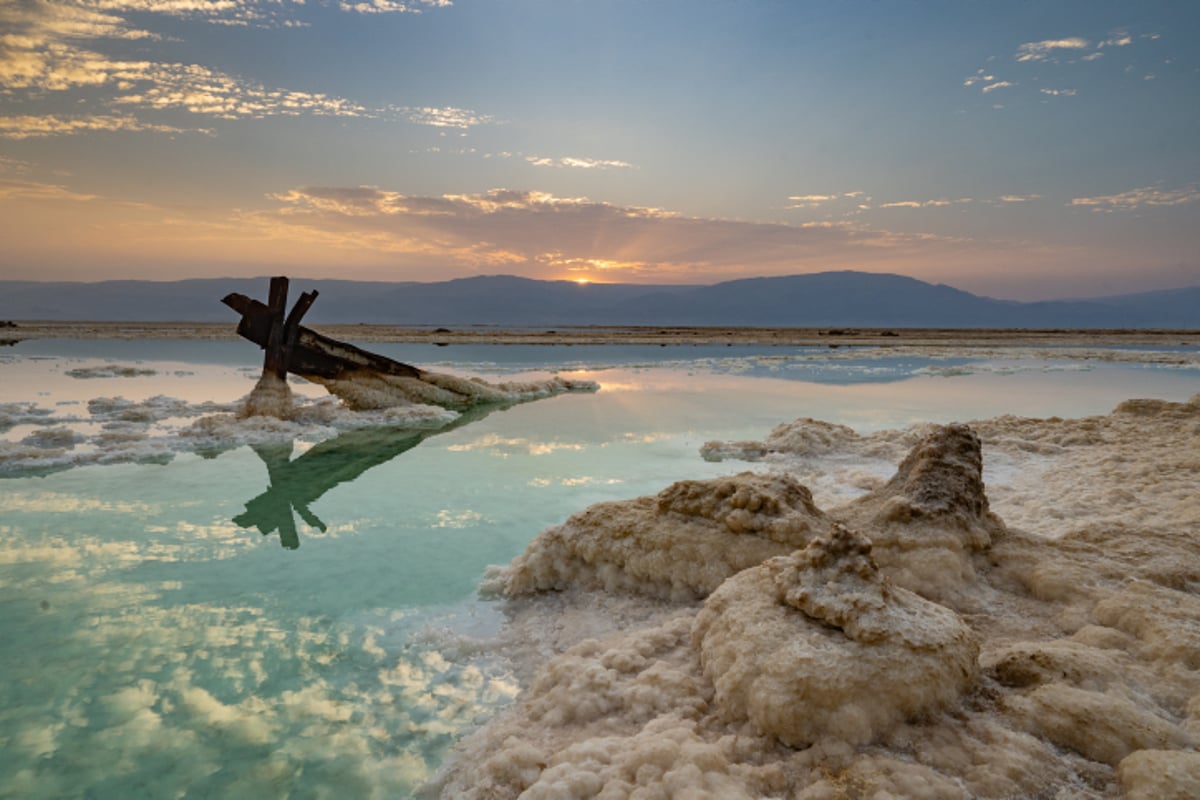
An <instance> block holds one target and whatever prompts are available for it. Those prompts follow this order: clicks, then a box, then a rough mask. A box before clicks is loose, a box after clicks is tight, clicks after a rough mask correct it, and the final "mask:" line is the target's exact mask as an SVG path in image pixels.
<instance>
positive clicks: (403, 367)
mask: <svg viewBox="0 0 1200 800" xmlns="http://www.w3.org/2000/svg"><path fill="white" fill-rule="evenodd" d="M312 294H313V299H314V300H315V299H316V292H313V293H312ZM301 299H302V300H303V295H302V296H301ZM221 302H222V303H224V304H225V305H227V306H229V307H230V308H232V309H233V310H234V311H236V312H238V313H239V314H241V315H242V319H241V322H239V323H238V327H237V332H238V335H240V336H242V337H243V338H245V339H249V340H250V341H252V342H254V343H255V344H257V345H258V346H259V347H263V348H266V347H267V346H268V344H269V343H270V338H271V323H272V313H271V308H270V307H269V306H267V305H264V304H263V303H261V302H259V301H258V300H255V299H253V298H251V297H247V296H246V295H244V294H237V293H234V294H229V295H226V296H225V297H224V298H222V299H221ZM308 305H309V306H311V305H312V300H309V301H308ZM299 306H300V303H297V307H299ZM305 310H306V309H305ZM294 313H295V309H293V314H294ZM301 315H303V311H302V312H301ZM290 316H291V315H289V317H290ZM296 323H297V324H296V326H295V343H294V344H293V345H292V346H291V348H290V349H289V350H288V352H287V353H286V358H285V360H284V361H283V365H284V368H285V370H286V372H291V373H292V374H294V375H300V376H315V377H320V378H341V377H344V376H345V375H346V374H348V373H353V372H358V371H362V370H366V371H369V372H378V373H382V374H384V375H396V376H400V377H405V378H420V377H421V376H422V375H423V373H422V372H421V370H419V369H417V368H416V367H414V366H411V365H409V364H404V363H402V362H399V361H393V360H392V359H390V358H387V357H385V356H381V355H378V354H376V353H372V352H370V351H368V350H363V349H362V348H359V347H355V346H354V345H352V344H347V343H345V342H340V341H338V340H337V339H331V338H329V337H328V336H322V335H321V334H319V333H317V332H316V331H314V330H311V329H309V328H306V327H304V326H303V325H300V324H299V317H296ZM283 327H286V321H285V322H284V326H283ZM281 332H282V331H281ZM285 344H286V342H285Z"/></svg>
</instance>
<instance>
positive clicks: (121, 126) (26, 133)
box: [0, 115, 211, 139]
mask: <svg viewBox="0 0 1200 800" xmlns="http://www.w3.org/2000/svg"><path fill="white" fill-rule="evenodd" d="M91 131H152V132H154V133H168V134H172V133H189V132H198V133H211V131H207V130H199V131H195V130H184V129H182V128H176V127H173V126H171V125H156V124H150V123H146V122H142V121H141V120H138V119H136V118H135V117H130V116H83V117H63V116H57V115H48V116H44V117H39V116H18V117H0V138H2V139H34V138H41V137H45V136H63V135H69V134H73V133H88V132H91Z"/></svg>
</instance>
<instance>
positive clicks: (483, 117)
mask: <svg viewBox="0 0 1200 800" xmlns="http://www.w3.org/2000/svg"><path fill="white" fill-rule="evenodd" d="M400 111H401V112H402V113H403V114H404V115H405V116H406V117H408V120H409V122H413V123H415V124H417V125H428V126H429V127H431V128H454V129H457V130H467V129H468V128H474V127H475V126H477V125H490V124H493V123H495V122H496V119H495V117H492V116H489V115H487V114H480V113H479V112H476V111H472V110H470V109H469V108H455V107H454V106H446V107H444V108H434V107H432V106H420V107H416V108H412V107H405V108H401V109H400Z"/></svg>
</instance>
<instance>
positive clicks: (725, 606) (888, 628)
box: [693, 525, 979, 747]
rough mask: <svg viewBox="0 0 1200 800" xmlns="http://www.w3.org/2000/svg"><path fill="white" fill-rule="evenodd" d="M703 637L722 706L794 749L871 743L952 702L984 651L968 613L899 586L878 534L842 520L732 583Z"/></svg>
mask: <svg viewBox="0 0 1200 800" xmlns="http://www.w3.org/2000/svg"><path fill="white" fill-rule="evenodd" d="M693 640H694V641H695V643H696V645H697V647H698V649H699V651H700V658H701V663H702V664H703V669H704V675H705V677H707V678H708V679H709V680H711V681H712V683H713V686H714V687H715V690H716V700H717V706H718V708H719V709H720V713H721V714H722V715H723V716H725V717H726V718H728V719H730V720H731V721H737V720H740V719H748V720H749V721H750V722H751V723H752V724H753V726H754V728H755V730H756V731H757V732H758V733H760V734H763V735H766V736H771V737H774V738H776V739H779V740H780V741H781V742H783V743H784V744H788V745H791V746H793V747H803V746H805V745H809V744H812V743H814V742H816V741H818V740H820V739H822V738H825V737H835V738H837V739H841V740H843V741H845V742H849V743H852V744H863V743H866V742H869V741H871V740H873V739H875V738H877V737H879V736H880V735H881V734H882V733H885V732H886V731H887V730H888V729H889V728H891V727H892V726H894V725H895V724H896V723H897V722H899V721H901V720H903V719H906V718H913V717H917V716H919V715H921V714H923V713H926V712H929V711H932V710H936V709H939V708H942V707H945V706H949V705H951V704H953V703H955V702H956V701H957V700H958V699H959V697H960V696H961V695H962V693H963V692H964V691H966V690H967V689H968V688H970V687H971V685H972V684H973V683H974V682H975V678H976V673H977V668H976V658H977V656H978V654H979V646H978V644H977V643H976V641H975V635H974V634H973V633H972V632H971V630H970V628H968V627H967V626H966V624H965V623H963V622H962V620H960V619H959V618H958V615H957V614H955V613H954V612H953V611H951V610H949V609H947V608H945V607H943V606H939V605H937V604H935V603H931V602H929V601H928V600H924V599H922V598H921V597H918V596H917V595H915V594H913V593H912V592H909V591H906V590H905V589H901V588H899V587H894V586H892V585H890V582H889V581H888V580H887V579H886V578H884V577H883V576H882V575H881V574H880V572H879V568H878V567H877V566H876V565H875V562H874V561H873V560H872V559H871V543H870V542H869V541H868V540H867V539H866V538H865V537H864V536H862V535H861V534H857V533H854V532H852V531H850V530H848V529H847V528H844V527H842V526H840V525H835V526H834V528H833V529H832V531H831V532H830V534H829V535H828V537H822V538H818V539H815V540H813V542H812V543H811V544H809V545H808V547H806V548H805V549H804V550H800V551H798V552H796V553H794V554H792V555H788V556H780V557H778V558H774V559H771V560H770V561H767V562H766V563H764V564H762V565H761V566H758V567H754V568H752V569H748V570H746V571H744V572H742V573H740V574H738V575H735V576H734V577H732V578H730V579H729V580H727V581H725V583H724V584H722V585H721V587H720V588H719V589H717V590H716V591H715V592H714V593H713V594H712V596H711V597H709V598H708V600H707V602H705V604H704V609H703V610H702V611H701V612H700V614H699V615H698V616H697V617H696V623H695V627H694V629H693Z"/></svg>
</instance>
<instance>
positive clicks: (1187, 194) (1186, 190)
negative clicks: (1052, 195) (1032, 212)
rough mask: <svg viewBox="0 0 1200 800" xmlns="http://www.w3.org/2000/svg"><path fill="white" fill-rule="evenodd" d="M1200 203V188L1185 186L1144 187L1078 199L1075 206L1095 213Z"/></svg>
mask: <svg viewBox="0 0 1200 800" xmlns="http://www.w3.org/2000/svg"><path fill="white" fill-rule="evenodd" d="M1197 201H1200V187H1197V186H1195V185H1192V186H1184V187H1182V188H1179V189H1163V188H1161V187H1159V186H1143V187H1141V188H1139V189H1130V190H1129V191H1126V192H1119V193H1117V194H1106V195H1096V196H1093V197H1076V198H1074V199H1072V200H1071V205H1073V206H1084V207H1088V208H1091V209H1092V210H1093V211H1102V212H1111V211H1129V210H1135V209H1139V208H1147V207H1156V206H1181V205H1185V204H1187V203H1195V202H1197Z"/></svg>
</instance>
